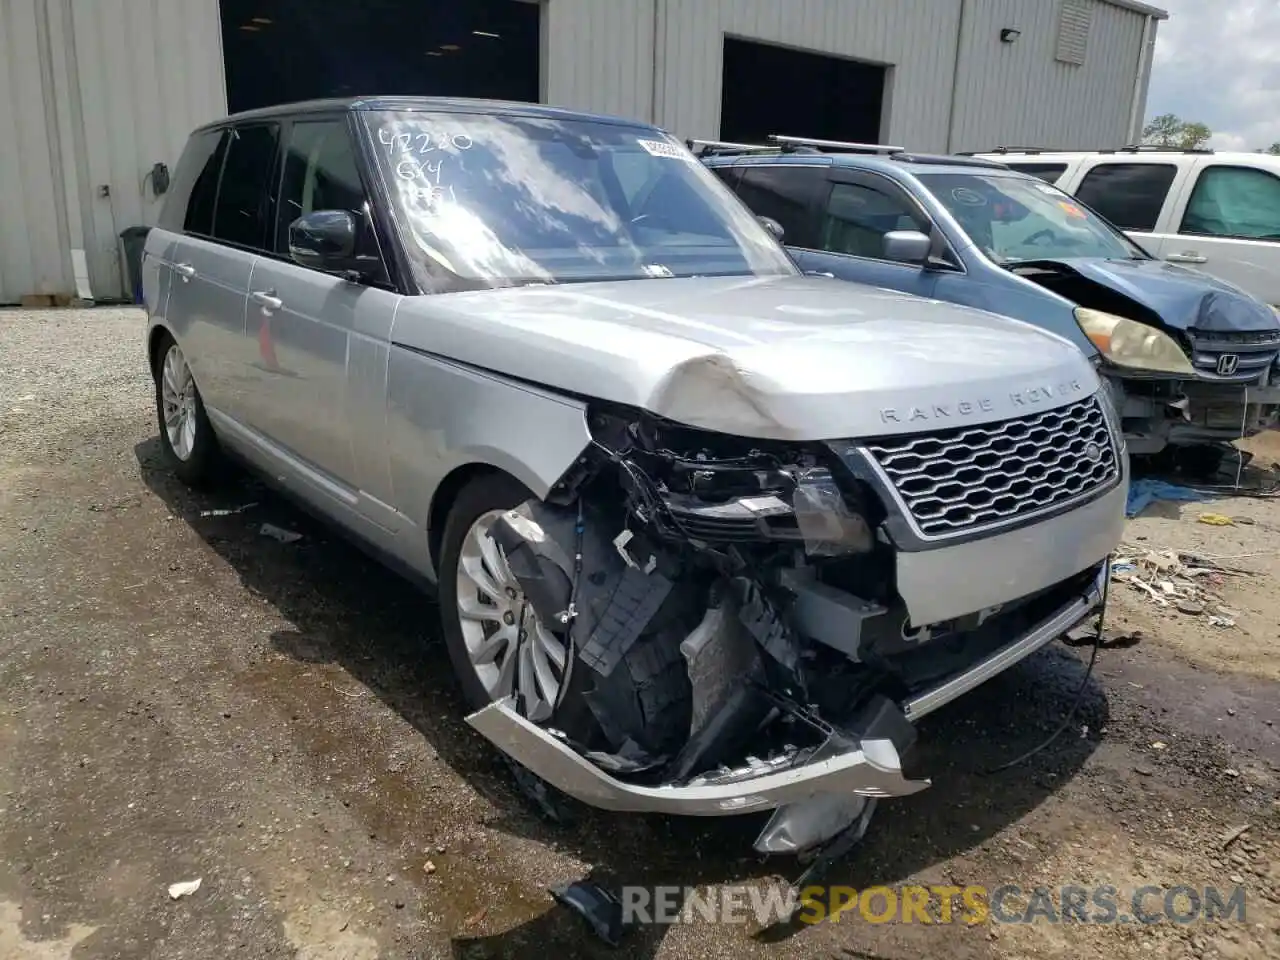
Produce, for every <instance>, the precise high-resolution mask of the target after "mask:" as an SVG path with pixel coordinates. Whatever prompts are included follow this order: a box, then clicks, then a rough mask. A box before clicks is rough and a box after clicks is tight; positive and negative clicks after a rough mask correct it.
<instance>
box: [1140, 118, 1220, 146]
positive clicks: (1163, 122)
mask: <svg viewBox="0 0 1280 960" xmlns="http://www.w3.org/2000/svg"><path fill="white" fill-rule="evenodd" d="M1212 136H1213V131H1212V130H1210V129H1209V127H1208V125H1206V124H1203V123H1190V122H1186V121H1184V120H1182V119H1181V118H1180V117H1179V116H1178V115H1177V114H1174V113H1162V114H1161V115H1160V116H1158V117H1152V118H1151V120H1150V121H1148V122H1147V125H1146V126H1145V127H1143V128H1142V142H1143V143H1149V144H1152V145H1153V146H1157V147H1173V148H1175V149H1178V150H1194V149H1195V148H1196V147H1201V146H1204V144H1206V143H1208V141H1209V138H1210V137H1212Z"/></svg>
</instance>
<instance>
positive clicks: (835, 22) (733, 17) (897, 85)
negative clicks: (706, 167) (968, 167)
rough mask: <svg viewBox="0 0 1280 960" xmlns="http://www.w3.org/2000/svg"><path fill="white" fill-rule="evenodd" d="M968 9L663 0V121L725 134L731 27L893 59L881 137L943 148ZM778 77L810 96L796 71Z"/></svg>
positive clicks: (955, 2)
mask: <svg viewBox="0 0 1280 960" xmlns="http://www.w3.org/2000/svg"><path fill="white" fill-rule="evenodd" d="M561 2H563V0H551V3H552V5H553V7H554V5H555V4H557V3H561ZM1041 2H1043V0H1041ZM959 15H960V0H891V2H890V0H662V3H661V15H660V17H659V20H660V28H659V29H660V34H659V36H660V44H659V63H658V66H659V72H660V73H659V77H660V82H659V84H658V97H657V100H658V110H657V114H658V120H659V123H661V125H663V126H665V127H666V128H668V129H670V130H671V131H673V132H675V133H677V134H679V135H680V136H685V137H694V136H696V137H710V136H716V135H718V134H719V131H720V98H721V76H722V61H723V53H724V35H725V34H729V35H731V36H734V37H738V38H742V39H747V40H764V41H767V42H772V43H779V44H782V45H785V46H792V47H799V48H803V49H806V50H812V51H815V52H818V53H827V54H832V55H835V56H841V57H849V58H851V59H855V60H862V61H866V62H869V63H878V64H886V65H892V66H891V69H890V71H889V78H888V84H887V90H886V109H885V112H884V115H883V122H882V129H881V138H882V140H884V141H886V142H893V143H904V144H907V145H910V146H912V147H914V148H916V149H924V150H929V149H941V148H943V147H945V145H946V142H945V141H946V129H947V117H948V112H949V109H950V98H949V93H950V90H951V80H952V76H953V73H954V68H955V57H956V36H957V30H958V24H959ZM777 82H778V83H780V84H784V85H785V84H795V94H796V96H803V95H804V90H803V87H802V86H801V85H799V84H796V81H795V78H790V77H778V78H777ZM797 132H798V133H803V131H797Z"/></svg>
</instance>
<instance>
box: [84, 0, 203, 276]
mask: <svg viewBox="0 0 1280 960" xmlns="http://www.w3.org/2000/svg"><path fill="white" fill-rule="evenodd" d="M70 13H71V17H70V21H69V22H70V27H71V30H70V36H68V37H66V39H65V42H67V43H68V44H69V49H71V50H72V51H73V56H72V57H71V64H73V65H74V66H73V69H74V71H75V76H74V80H73V82H74V86H73V88H72V92H71V98H72V102H71V103H69V104H68V108H69V109H70V111H71V114H72V127H73V131H75V132H76V140H77V143H76V147H77V149H78V151H79V152H80V154H81V155H82V156H83V158H84V163H83V164H82V165H81V172H80V175H81V177H82V178H83V180H82V183H81V187H82V198H83V200H82V204H81V206H82V211H83V214H84V226H85V245H86V252H87V255H88V261H89V277H90V280H91V283H92V285H93V291H94V294H95V296H98V297H104V296H119V295H120V294H121V293H123V291H124V287H123V285H122V283H121V280H120V263H119V256H118V253H117V251H118V249H119V247H118V241H117V237H118V235H119V232H120V231H121V230H123V229H124V228H125V227H128V226H131V225H136V224H153V223H155V221H156V218H157V216H158V215H159V212H160V201H159V200H158V199H157V198H156V197H155V195H154V193H153V191H152V189H151V184H150V181H149V180H148V179H147V171H149V170H150V169H151V166H152V164H154V163H156V162H158V161H159V162H164V163H167V164H168V165H169V167H170V170H172V169H173V168H174V167H175V166H176V165H177V161H178V155H179V154H180V152H181V150H182V145H183V143H184V142H185V141H186V137H187V134H188V133H189V132H190V131H191V129H192V128H193V127H195V126H197V125H199V124H201V123H205V122H206V121H208V120H212V119H214V118H216V117H219V116H222V115H224V114H225V113H226V81H225V79H224V76H223V69H222V28H221V24H220V23H219V17H218V5H217V2H216V0H93V2H92V3H82V2H76V3H73V4H71V5H70ZM77 98H78V103H76V102H75V101H76V99H77ZM104 186H105V187H107V188H109V192H108V193H107V195H105V196H104V195H103V191H102V187H104Z"/></svg>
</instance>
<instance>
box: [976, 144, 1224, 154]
mask: <svg viewBox="0 0 1280 960" xmlns="http://www.w3.org/2000/svg"><path fill="white" fill-rule="evenodd" d="M981 153H987V154H992V153H995V154H1004V153H1025V154H1028V155H1030V156H1034V155H1037V154H1042V153H1213V149H1212V148H1210V147H1162V146H1160V145H1159V144H1155V143H1130V144H1128V145H1126V146H1123V147H1111V148H1108V149H1106V150H1072V149H1069V148H1062V147H1015V146H1000V147H994V148H992V149H991V150H965V151H963V152H962V153H961V154H960V156H962V157H972V156H976V155H978V154H981Z"/></svg>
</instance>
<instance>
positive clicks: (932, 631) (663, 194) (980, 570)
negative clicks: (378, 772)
mask: <svg viewBox="0 0 1280 960" xmlns="http://www.w3.org/2000/svg"><path fill="white" fill-rule="evenodd" d="M144 289H145V298H146V306H147V311H148V313H149V316H150V324H149V334H148V343H147V349H148V351H149V359H150V363H151V368H152V370H153V371H154V374H155V383H156V406H157V411H158V415H159V423H160V441H161V444H162V445H163V447H164V450H165V452H166V454H167V455H168V457H169V458H170V460H171V462H172V465H173V468H174V470H175V472H176V473H177V474H178V475H179V476H181V477H182V478H183V479H184V480H186V481H188V482H192V483H196V482H200V481H204V480H206V479H208V478H209V477H210V476H211V475H212V474H213V472H214V470H215V467H216V464H217V460H218V458H219V456H220V455H221V454H223V453H227V454H233V455H234V456H235V457H236V458H237V459H239V460H242V461H245V462H247V463H248V464H250V465H251V466H252V467H254V468H256V469H257V470H259V471H260V472H262V473H263V474H264V475H265V476H267V477H268V478H270V480H271V481H273V482H274V483H276V484H277V485H278V486H280V487H281V488H283V489H284V490H285V491H286V492H287V493H289V494H291V495H293V496H295V497H297V498H299V499H300V500H302V501H304V502H305V503H306V504H307V505H308V506H309V507H310V508H311V509H312V510H314V511H317V512H319V513H321V514H323V515H325V516H327V517H328V518H330V519H331V520H332V521H333V522H335V523H337V524H340V525H341V526H342V527H344V528H346V530H347V531H349V532H350V533H352V534H354V535H355V536H356V537H357V538H358V539H359V540H361V541H363V542H364V543H365V544H366V545H367V546H368V547H369V548H370V549H371V550H373V551H375V552H376V553H377V554H378V555H379V556H381V557H383V558H385V559H386V560H387V561H388V562H390V563H391V564H392V565H394V566H395V567H397V568H399V569H400V570H403V571H405V572H407V573H409V574H411V575H414V576H416V577H418V578H420V579H421V580H423V581H427V582H433V583H434V584H435V587H436V589H437V591H438V595H439V598H440V601H441V603H440V608H441V610H442V611H443V616H444V622H443V625H442V626H443V631H444V637H445V640H446V641H447V644H448V648H449V652H450V655H451V657H452V661H453V663H454V666H455V667H456V669H457V673H458V678H459V680H460V682H461V685H462V689H463V691H464V692H465V695H466V698H467V700H468V701H469V703H470V705H471V707H472V709H473V711H474V712H473V713H471V715H470V716H469V717H468V721H469V723H470V724H471V725H472V726H473V727H474V728H475V729H477V730H478V731H480V732H481V733H482V734H483V735H484V736H485V737H487V738H488V739H489V740H491V741H492V742H493V743H494V744H495V745H497V746H498V747H499V749H501V750H502V751H504V752H505V753H506V754H507V755H508V756H509V757H510V758H512V759H513V760H514V761H516V762H517V763H518V765H519V766H520V767H521V768H523V769H525V770H527V771H532V773H534V774H536V776H537V777H538V778H541V780H542V781H544V782H545V783H549V784H551V785H552V786H553V787H555V788H558V790H559V791H562V792H563V793H565V794H568V795H570V796H572V797H576V798H578V799H580V800H582V801H585V802H587V803H589V804H593V805H596V806H599V807H605V808H608V809H612V810H620V811H655V812H663V813H673V814H693V815H701V816H725V815H731V814H745V813H753V812H758V811H772V816H771V817H770V818H769V819H768V822H767V823H766V824H765V827H764V830H763V832H762V833H761V835H760V838H759V840H758V841H757V848H758V849H760V850H762V851H768V852H780V851H791V852H804V851H809V852H812V851H813V850H815V849H819V848H822V847H823V845H824V844H827V843H828V842H829V841H832V840H833V838H835V837H837V836H844V835H846V834H847V833H848V831H850V830H852V829H861V828H862V827H865V821H866V818H867V817H868V816H869V814H870V810H871V808H872V806H873V804H874V802H875V800H874V798H879V797H891V796H898V795H904V794H909V793H912V792H914V791H916V790H919V789H921V788H922V787H924V786H925V785H926V784H927V781H917V780H910V779H907V778H906V777H904V775H903V772H902V767H901V763H900V761H901V757H902V754H903V752H904V751H905V750H907V749H908V747H909V746H910V745H911V743H912V742H913V739H914V736H915V729H914V721H915V720H917V719H919V718H920V717H922V716H924V715H925V714H927V713H929V712H930V711H932V710H935V709H937V708H938V707H939V706H941V705H943V704H945V703H947V702H948V701H950V700H952V699H954V698H955V697H958V696H960V695H961V694H963V693H965V692H966V691H968V690H971V689H972V688H973V687H975V686H977V685H978V684H979V683H981V682H983V681H984V680H986V679H988V678H989V677H991V676H993V675H994V674H996V673H999V672H1000V671H1002V670H1004V669H1005V668H1006V667H1008V666H1010V665H1011V664H1013V663H1015V662H1017V661H1019V660H1021V659H1022V658H1023V657H1025V656H1026V655H1027V654H1029V653H1031V652H1032V651H1034V650H1036V649H1037V648H1039V647H1041V646H1043V645H1044V644H1046V643H1048V642H1050V641H1052V640H1054V639H1055V638H1056V637H1058V636H1060V635H1062V634H1063V633H1064V632H1065V631H1066V630H1068V629H1069V628H1071V627H1073V626H1075V625H1076V624H1077V623H1079V621H1081V620H1082V619H1083V618H1085V617H1086V616H1088V615H1089V614H1090V612H1091V611H1092V610H1094V609H1095V608H1096V607H1097V605H1098V604H1099V602H1100V594H1101V591H1102V589H1103V586H1104V583H1105V578H1106V563H1105V558H1106V556H1107V555H1108V553H1109V552H1110V551H1111V550H1112V548H1113V547H1114V545H1115V544H1116V542H1117V540H1118V538H1119V535H1120V532H1121V527H1122V524H1123V507H1124V500H1125V493H1126V490H1125V487H1126V467H1125V456H1124V452H1123V449H1122V444H1121V441H1120V440H1118V438H1117V432H1116V428H1115V422H1114V414H1113V411H1112V410H1111V409H1110V405H1109V403H1108V401H1107V400H1106V399H1105V398H1104V396H1103V395H1102V394H1101V393H1100V392H1099V382H1098V378H1097V377H1096V376H1095V374H1094V371H1093V369H1092V367H1091V366H1090V364H1089V363H1088V362H1087V360H1086V359H1085V358H1084V356H1083V355H1082V354H1081V353H1080V351H1078V350H1077V349H1076V348H1075V347H1073V346H1071V345H1070V344H1069V343H1067V342H1066V341H1065V340H1062V339H1060V338H1058V337H1055V336H1053V335H1050V334H1046V333H1043V332H1041V331H1039V330H1036V329H1034V328H1032V327H1030V326H1028V325H1025V324H1021V323H1017V322H1014V321H1010V320H1006V319H1003V318H1000V317H997V316H993V315H991V314H987V313H983V312H979V311H975V310H971V309H966V308H962V307H958V306H952V305H947V304H943V303H937V302H931V301H926V300H922V299H918V298H915V297H912V296H908V295H904V294H898V293H893V292H889V291H885V290H879V289H873V288H869V287H864V286H859V285H856V284H851V283H845V282H842V281H838V280H832V279H826V278H820V277H806V276H802V275H801V274H800V272H799V271H798V270H797V268H796V267H795V265H794V264H793V262H792V261H791V260H790V259H789V258H788V256H787V254H786V253H785V252H784V251H783V249H782V248H781V247H780V246H779V244H778V243H777V242H776V241H775V239H774V238H773V236H772V235H771V233H770V232H769V231H768V230H767V229H765V227H764V226H762V225H761V223H760V222H758V221H757V220H756V219H755V218H754V217H753V216H752V215H751V214H750V213H749V212H748V211H747V209H746V208H745V207H743V206H742V205H741V204H740V203H739V201H738V200H737V199H735V198H734V196H733V195H732V194H731V193H730V192H729V191H728V190H726V188H725V187H724V186H722V185H721V184H720V183H719V181H718V180H717V179H716V178H715V177H714V176H713V175H712V174H711V173H710V172H709V171H707V170H706V169H705V168H704V167H703V166H702V165H701V164H699V163H698V162H697V161H696V160H695V159H694V157H693V156H692V155H691V154H689V153H688V152H687V151H686V149H685V148H684V147H683V146H682V145H681V144H680V143H679V142H678V141H676V140H675V139H674V138H672V137H670V136H668V135H667V134H665V133H664V132H662V131H660V130H657V129H654V128H653V127H650V126H647V125H642V124H638V123H634V122H629V121H622V120H617V119H611V118H606V117H596V116H586V115H581V114H576V113H569V112H565V111H560V110H554V109H549V108H543V107H538V106H531V105H523V104H521V105H516V104H502V103H486V102H473V101H460V100H459V101H450V100H422V99H373V100H361V101H356V102H352V101H342V102H334V101H326V102H317V103H308V104H299V105H291V106H283V107H278V108H272V109H268V110H263V111H258V112H254V113H247V114H241V115H238V116H234V117H231V118H229V119H227V120H224V121H220V122H218V123H215V124H211V125H209V126H207V127H204V128H201V129H199V130H197V131H196V132H195V133H194V134H192V136H191V139H190V141H189V143H188V145H187V148H186V150H185V152H184V154H183V157H182V160H181V162H180V164H179V166H178V169H177V171H176V173H175V177H174V183H173V186H172V189H171V191H170V194H169V197H168V201H167V203H166V206H165V209H164V213H163V217H162V220H161V223H160V224H159V226H158V227H157V228H156V229H154V230H153V231H152V232H151V234H150V236H149V238H148V240H147V246H146V256H145V261H144Z"/></svg>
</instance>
